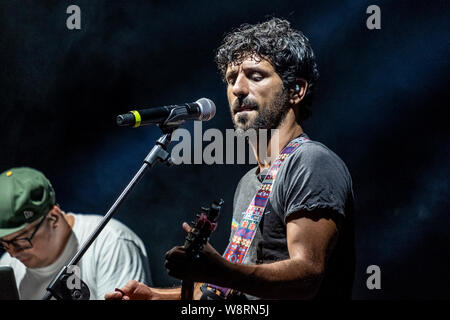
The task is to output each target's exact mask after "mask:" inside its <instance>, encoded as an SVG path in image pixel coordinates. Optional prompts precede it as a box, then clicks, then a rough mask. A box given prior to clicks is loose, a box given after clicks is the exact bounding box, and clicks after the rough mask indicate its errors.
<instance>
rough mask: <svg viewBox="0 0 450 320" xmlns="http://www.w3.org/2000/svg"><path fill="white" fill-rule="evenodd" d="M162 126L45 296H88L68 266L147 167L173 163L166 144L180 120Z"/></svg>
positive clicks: (77, 297)
mask: <svg viewBox="0 0 450 320" xmlns="http://www.w3.org/2000/svg"><path fill="white" fill-rule="evenodd" d="M160 128H161V130H162V132H163V134H162V135H161V137H160V138H159V139H158V140H157V142H156V144H155V146H154V147H153V148H152V150H151V151H150V152H149V154H148V155H147V157H146V158H145V159H144V163H143V165H142V167H141V168H140V169H139V171H138V172H137V173H136V174H135V176H134V177H133V179H131V181H130V182H129V183H128V185H127V186H126V187H125V189H124V190H123V191H122V193H121V194H120V195H119V197H118V198H117V200H116V201H115V202H114V204H113V205H112V206H111V208H110V209H109V210H108V212H107V213H106V215H105V216H104V217H103V219H102V220H101V221H100V223H99V224H98V225H97V227H96V228H95V230H94V231H93V232H92V234H91V235H90V236H89V238H88V239H87V240H86V241H85V242H84V243H83V245H82V246H81V248H80V249H79V250H78V252H77V253H76V254H75V255H74V256H73V258H72V259H71V260H70V262H69V263H68V265H66V266H64V267H63V268H62V269H61V271H60V272H59V273H58V274H57V276H56V277H55V278H54V279H53V280H52V282H51V283H50V284H49V286H48V287H47V293H46V294H45V296H44V297H43V298H42V300H50V299H51V298H52V297H55V298H56V299H57V300H89V297H90V293H89V288H88V286H87V285H86V284H85V283H84V282H83V281H82V280H81V279H79V278H78V277H77V275H76V273H75V272H74V273H71V272H70V270H69V269H70V268H69V267H71V266H75V265H76V264H77V263H78V262H79V261H80V259H81V258H82V257H83V255H84V254H85V253H86V251H87V250H88V249H89V247H90V246H91V244H92V243H93V242H94V240H95V239H96V238H97V237H98V235H99V234H100V232H101V231H102V230H103V228H104V227H105V226H106V224H107V223H108V222H109V220H111V218H112V216H113V215H114V213H115V212H116V211H117V209H118V208H119V206H120V204H121V203H122V202H123V201H124V200H125V198H126V197H127V196H128V194H129V193H130V191H131V190H132V189H133V187H134V186H135V185H136V184H137V183H138V182H139V180H140V179H141V178H142V177H143V176H144V174H145V172H146V170H147V169H148V168H150V167H152V166H153V165H154V164H155V163H156V162H157V161H160V162H162V163H165V164H166V165H168V166H171V165H172V164H173V163H172V160H171V158H170V154H169V153H168V152H167V147H168V146H169V144H170V142H171V138H172V133H173V131H175V130H176V129H177V128H178V124H175V125H160ZM73 280H75V283H79V284H80V285H78V286H76V287H74V285H73V284H70V285H69V281H70V282H72V281H73ZM72 287H73V288H72Z"/></svg>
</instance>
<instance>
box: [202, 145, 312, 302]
mask: <svg viewBox="0 0 450 320" xmlns="http://www.w3.org/2000/svg"><path fill="white" fill-rule="evenodd" d="M305 141H309V139H308V138H306V137H302V136H300V137H297V138H295V139H294V140H292V141H291V142H289V144H288V145H287V146H286V147H284V149H283V150H282V151H281V152H280V154H279V155H278V157H277V159H276V160H275V161H274V163H273V164H272V166H271V167H270V168H269V171H268V172H267V175H266V177H265V178H264V180H263V182H262V184H261V187H260V188H259V190H258V191H257V192H256V194H255V196H254V197H253V200H252V201H251V202H250V205H249V206H248V208H247V211H246V212H245V215H244V217H243V218H242V221H241V223H240V225H239V228H238V229H237V230H236V232H235V234H234V236H233V238H232V239H231V241H230V243H229V244H228V246H227V248H226V250H225V253H224V254H223V257H224V258H225V259H227V260H228V261H230V262H233V263H242V262H243V261H244V259H245V257H246V256H247V253H248V249H249V248H250V246H251V244H252V242H253V239H254V238H255V234H256V230H258V226H259V223H260V222H261V219H262V217H263V216H264V209H265V207H266V205H267V201H268V200H269V195H270V192H271V191H272V185H273V183H274V182H275V178H276V176H277V173H278V170H279V169H280V166H281V164H282V163H283V162H284V160H285V159H286V158H287V157H288V156H289V155H290V154H291V153H292V152H294V151H295V150H296V149H297V148H298V147H300V146H301V145H302V144H303V143H304V142H305ZM205 289H206V290H205ZM202 292H203V293H204V294H207V295H208V296H210V295H209V294H208V293H214V294H215V296H216V299H217V298H219V299H227V298H228V297H229V296H230V295H231V294H232V293H233V289H228V288H222V287H219V286H216V285H212V284H204V285H203V286H202Z"/></svg>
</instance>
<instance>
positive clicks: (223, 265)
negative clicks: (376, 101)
mask: <svg viewBox="0 0 450 320" xmlns="http://www.w3.org/2000/svg"><path fill="white" fill-rule="evenodd" d="M216 61H217V64H218V67H219V69H220V71H221V73H222V75H223V77H224V80H225V82H226V85H227V97H228V102H229V106H230V112H231V117H232V120H233V123H234V125H235V127H236V129H240V130H244V131H246V130H249V129H255V130H257V131H258V130H270V129H277V130H276V133H275V134H274V135H272V136H271V139H275V138H276V139H277V141H279V146H278V147H279V150H281V151H280V154H279V155H278V158H276V160H275V161H272V162H268V161H267V159H262V158H259V157H258V152H257V151H258V148H256V147H255V146H254V148H253V149H254V152H255V155H256V159H257V160H258V166H257V167H256V168H254V169H251V170H250V171H249V172H248V173H247V174H245V175H244V176H243V177H242V179H241V181H240V182H239V185H238V186H237V189H236V192H235V197H234V209H233V223H232V228H231V235H230V244H229V245H228V247H227V249H226V251H225V253H224V255H223V256H221V255H220V254H219V253H218V252H217V251H216V250H215V249H214V248H213V247H212V246H211V245H209V244H208V245H207V246H206V247H205V249H204V250H203V252H202V254H201V255H200V258H198V259H195V260H192V259H191V258H190V257H188V256H187V255H186V252H185V250H184V249H183V247H182V246H178V247H174V248H172V249H171V250H170V251H169V252H168V253H167V255H166V268H167V270H168V273H169V275H171V276H173V277H176V278H179V279H183V280H185V279H188V280H192V281H195V282H197V284H198V285H197V286H196V288H195V292H194V297H195V298H197V299H198V298H201V299H224V298H243V299H257V298H259V299H349V298H350V297H351V289H352V283H353V276H354V240H353V238H354V237H353V191H352V181H351V177H350V174H349V172H348V170H347V168H346V166H345V164H344V163H343V161H342V160H341V159H340V158H339V157H338V156H337V155H336V154H335V153H333V152H332V151H331V150H330V149H328V148H327V147H326V146H324V145H323V144H321V143H319V142H316V141H313V140H311V139H310V138H309V137H308V136H307V135H306V134H305V133H304V132H303V129H302V121H303V120H305V119H306V118H307V117H308V116H309V115H310V111H309V106H310V105H311V102H312V97H313V91H314V89H315V85H316V81H317V80H318V70H317V66H316V62H315V58H314V53H313V50H312V48H311V46H310V44H309V41H308V39H307V38H306V37H305V36H304V35H303V34H302V33H301V32H299V31H297V30H295V29H293V28H291V27H290V24H289V22H288V21H286V20H281V19H277V18H273V19H271V20H269V21H266V22H263V23H260V24H256V25H243V26H241V27H240V28H238V29H237V30H235V31H233V32H231V33H230V34H228V35H227V36H226V37H225V39H224V41H223V44H222V45H221V46H220V47H219V49H218V51H217V56H216ZM270 148H271V141H268V145H267V150H268V152H269V153H270V152H271V151H272V153H275V152H278V151H275V150H270ZM266 176H267V177H266ZM268 194H269V195H268ZM267 195H268V197H267ZM264 197H267V199H265V198H264ZM261 213H262V214H261ZM183 229H184V230H185V231H189V230H190V226H189V225H187V224H186V223H185V224H183ZM200 283H203V285H200ZM230 289H231V290H230ZM180 294H181V290H180V288H170V289H156V288H150V287H147V286H145V285H144V284H141V283H139V282H137V281H130V282H129V283H127V285H125V286H124V287H123V288H121V292H111V293H108V294H106V296H105V298H106V299H124V300H129V299H180Z"/></svg>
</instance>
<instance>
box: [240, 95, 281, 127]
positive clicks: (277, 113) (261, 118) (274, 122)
mask: <svg viewBox="0 0 450 320" xmlns="http://www.w3.org/2000/svg"><path fill="white" fill-rule="evenodd" d="M288 99H289V97H288V93H287V92H286V91H285V90H284V89H281V90H280V92H278V93H277V94H276V95H275V97H274V100H273V102H272V103H270V104H269V105H267V106H266V107H264V108H261V107H260V106H259V105H258V103H257V102H256V101H255V100H253V99H251V98H249V97H246V98H244V99H237V100H236V101H235V103H234V104H233V107H232V110H235V109H237V108H239V107H240V106H242V105H245V106H248V107H251V108H254V110H255V111H256V112H257V115H256V117H255V118H252V117H250V116H249V114H248V112H240V113H238V115H237V117H233V116H232V120H233V124H234V127H235V129H236V130H239V131H241V130H242V131H247V130H249V129H255V130H258V129H276V128H278V127H279V126H280V124H281V122H282V121H283V120H284V118H285V117H286V115H287V113H288V111H289V108H290V106H289V104H288V103H287V102H288ZM233 114H234V112H233Z"/></svg>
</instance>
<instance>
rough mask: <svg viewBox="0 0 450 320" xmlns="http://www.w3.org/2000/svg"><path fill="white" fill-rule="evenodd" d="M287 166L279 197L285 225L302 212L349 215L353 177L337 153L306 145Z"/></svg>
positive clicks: (282, 175)
mask: <svg viewBox="0 0 450 320" xmlns="http://www.w3.org/2000/svg"><path fill="white" fill-rule="evenodd" d="M283 165H284V166H285V168H284V170H281V168H280V172H279V175H278V176H277V178H276V179H277V181H278V179H281V180H280V181H281V182H280V183H279V184H278V188H277V190H276V193H275V194H276V196H277V200H278V204H279V206H281V207H282V210H280V211H281V212H283V215H284V217H283V219H284V221H285V222H286V218H287V217H288V216H289V215H291V214H292V213H294V212H298V211H302V210H307V211H313V210H315V209H332V210H334V211H336V212H338V213H340V214H342V215H344V216H345V205H346V200H347V197H348V194H349V192H350V190H351V178H350V175H349V173H348V170H347V168H346V166H345V164H344V163H343V161H342V160H341V159H340V158H339V157H338V156H337V155H336V154H334V153H333V152H332V151H331V150H329V149H327V148H326V147H324V146H322V145H318V144H314V143H305V144H304V145H302V146H300V147H299V149H298V150H296V151H295V152H294V153H293V154H292V155H291V156H289V157H288V158H287V159H286V160H285V163H284V164H283Z"/></svg>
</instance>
